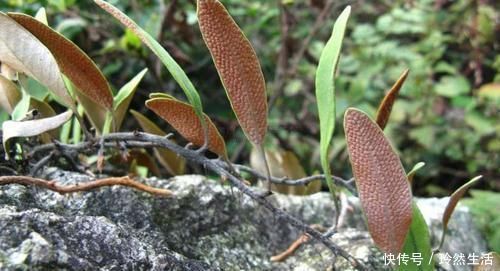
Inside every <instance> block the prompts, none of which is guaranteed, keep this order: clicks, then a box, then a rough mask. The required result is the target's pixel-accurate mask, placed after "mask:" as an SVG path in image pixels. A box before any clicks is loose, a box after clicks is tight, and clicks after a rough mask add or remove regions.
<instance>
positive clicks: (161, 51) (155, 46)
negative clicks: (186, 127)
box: [94, 0, 205, 126]
mask: <svg viewBox="0 0 500 271" xmlns="http://www.w3.org/2000/svg"><path fill="white" fill-rule="evenodd" d="M94 2H95V3H96V4H97V5H99V6H100V7H101V8H102V9H104V10H105V11H106V12H108V13H109V14H111V15H112V16H113V17H115V18H116V19H117V20H118V21H120V22H121V23H122V24H123V25H124V26H126V27H127V28H128V29H130V31H132V32H133V33H134V34H136V35H137V37H139V39H141V41H142V42H143V43H144V44H146V46H148V47H149V49H151V51H153V53H155V55H156V56H158V58H159V59H160V60H161V62H163V64H164V65H165V67H166V68H167V70H168V71H169V72H170V74H172V77H173V78H174V80H175V81H176V82H177V83H178V84H179V86H180V87H181V89H182V90H183V91H184V93H185V94H186V97H187V98H188V101H189V103H190V104H191V105H192V106H193V107H194V110H195V112H196V115H197V116H198V118H199V119H200V121H201V122H202V123H203V126H204V125H205V124H204V118H203V117H202V116H203V106H202V104H201V99H200V95H198V92H197V91H196V89H195V88H194V86H193V83H192V82H191V80H189V78H188V77H187V75H186V73H185V72H184V70H182V68H181V67H180V66H179V64H177V62H175V60H174V59H173V58H172V56H170V54H169V53H168V52H167V51H166V50H165V48H163V47H162V46H161V45H160V44H159V43H158V42H157V41H156V40H155V39H154V38H153V37H152V36H151V35H149V34H148V33H147V32H146V31H144V29H142V28H141V27H140V26H139V25H137V24H136V23H135V22H134V21H132V20H131V19H130V18H129V17H128V16H127V15H125V14H124V13H123V12H121V11H120V10H119V9H117V8H116V7H114V6H113V5H111V4H110V3H107V2H104V1H102V0H94Z"/></svg>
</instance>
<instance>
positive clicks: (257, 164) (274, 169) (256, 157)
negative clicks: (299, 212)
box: [250, 147, 321, 195]
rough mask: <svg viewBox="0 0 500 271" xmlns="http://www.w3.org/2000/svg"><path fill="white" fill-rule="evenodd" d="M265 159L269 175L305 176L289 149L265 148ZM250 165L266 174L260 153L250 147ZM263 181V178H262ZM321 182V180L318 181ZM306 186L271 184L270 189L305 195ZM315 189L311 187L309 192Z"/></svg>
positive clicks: (293, 177) (298, 177)
mask: <svg viewBox="0 0 500 271" xmlns="http://www.w3.org/2000/svg"><path fill="white" fill-rule="evenodd" d="M265 153H266V160H267V162H268V163H269V169H270V171H271V175H272V176H274V177H278V178H280V177H287V178H290V179H300V178H303V177H306V172H305V170H304V168H303V167H302V165H301V164H300V161H299V159H298V158H297V156H296V155H295V154H294V153H293V152H290V151H284V150H265ZM250 165H251V166H252V168H254V169H255V170H257V171H258V172H260V173H261V174H266V165H265V163H264V161H263V160H262V159H261V158H260V154H259V151H258V149H257V148H255V147H254V148H252V152H251V153H250ZM263 181H264V180H263ZM318 182H319V183H320V184H321V181H318ZM307 188H308V187H307V186H305V185H302V186H297V185H284V184H273V185H272V186H271V190H272V191H276V192H278V193H282V194H289V195H307V192H308V189H307ZM314 192H317V191H314V189H311V191H310V194H311V193H314Z"/></svg>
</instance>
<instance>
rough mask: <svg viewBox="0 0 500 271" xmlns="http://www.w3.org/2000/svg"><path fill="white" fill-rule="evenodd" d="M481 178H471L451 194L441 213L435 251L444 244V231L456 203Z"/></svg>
mask: <svg viewBox="0 0 500 271" xmlns="http://www.w3.org/2000/svg"><path fill="white" fill-rule="evenodd" d="M482 177H483V176H481V175H479V176H476V177H474V178H472V179H471V180H470V181H468V182H467V183H465V184H464V185H462V186H460V187H459V188H458V189H457V190H455V192H453V194H451V196H450V200H449V201H448V205H446V209H445V210H444V213H443V220H442V222H443V233H442V235H441V242H439V246H438V248H437V250H439V249H441V247H442V246H443V243H444V238H445V236H446V229H448V222H449V221H450V218H451V215H452V214H453V211H455V207H456V206H457V204H458V201H459V200H460V199H461V198H462V197H463V195H464V194H465V192H467V190H468V189H469V188H470V187H471V186H473V185H474V184H476V182H477V181H479V180H480V179H481V178H482Z"/></svg>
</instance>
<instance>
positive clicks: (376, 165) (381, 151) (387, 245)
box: [344, 108, 412, 254]
mask: <svg viewBox="0 0 500 271" xmlns="http://www.w3.org/2000/svg"><path fill="white" fill-rule="evenodd" d="M344 129H345V134H346V141H347V149H348V151H349V158H350V160H351V165H352V169H353V173H354V176H355V179H356V185H357V187H358V192H359V198H360V200H361V205H362V207H363V211H364V214H365V216H366V220H367V224H368V230H369V231H370V234H371V236H372V238H373V240H374V242H375V244H376V245H377V246H378V247H379V248H380V249H381V250H382V251H384V252H386V253H393V254H397V253H400V252H401V249H402V248H403V245H404V241H405V238H406V234H407V233H408V230H409V228H410V224H411V218H412V207H411V206H412V196H411V191H410V186H409V184H408V180H407V179H406V174H405V171H404V169H403V166H402V165H401V161H400V160H399V157H398V156H397V154H396V152H395V151H394V150H393V148H392V146H391V144H390V143H389V140H388V139H387V138H386V137H385V136H384V133H383V132H382V130H381V129H380V127H379V126H378V125H377V124H376V123H375V122H374V121H372V120H371V119H370V118H369V117H368V116H367V115H366V114H365V113H363V112H362V111H359V110H357V109H353V108H350V109H348V110H347V111H346V113H345V118H344Z"/></svg>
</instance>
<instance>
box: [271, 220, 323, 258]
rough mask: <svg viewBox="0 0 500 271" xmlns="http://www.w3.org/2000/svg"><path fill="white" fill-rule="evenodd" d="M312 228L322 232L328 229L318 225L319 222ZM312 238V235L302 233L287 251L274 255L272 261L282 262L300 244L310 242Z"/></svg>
mask: <svg viewBox="0 0 500 271" xmlns="http://www.w3.org/2000/svg"><path fill="white" fill-rule="evenodd" d="M311 228H313V229H315V230H318V231H321V232H323V231H325V230H326V229H325V228H323V226H321V225H317V224H314V225H311ZM310 239H311V237H310V236H309V235H307V234H302V235H301V236H300V237H299V238H297V240H295V241H294V242H293V243H292V244H291V245H290V246H289V247H288V248H287V249H286V250H285V251H283V252H281V253H280V254H278V255H275V256H272V257H271V261H272V262H282V261H284V260H286V259H287V258H288V257H290V256H292V255H293V253H295V251H297V249H299V248H300V246H302V244H305V243H307V242H309V240H310Z"/></svg>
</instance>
